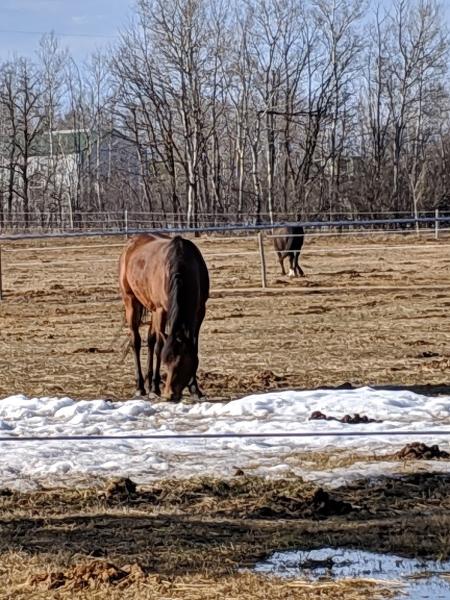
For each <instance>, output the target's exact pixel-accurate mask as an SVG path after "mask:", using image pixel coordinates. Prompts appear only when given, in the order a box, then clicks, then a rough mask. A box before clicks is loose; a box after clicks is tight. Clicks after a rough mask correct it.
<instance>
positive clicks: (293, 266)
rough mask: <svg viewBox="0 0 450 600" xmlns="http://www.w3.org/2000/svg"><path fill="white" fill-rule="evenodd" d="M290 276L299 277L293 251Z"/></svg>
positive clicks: (290, 256) (290, 259) (290, 255)
mask: <svg viewBox="0 0 450 600" xmlns="http://www.w3.org/2000/svg"><path fill="white" fill-rule="evenodd" d="M289 277H297V273H296V270H295V253H294V252H291V253H290V254H289Z"/></svg>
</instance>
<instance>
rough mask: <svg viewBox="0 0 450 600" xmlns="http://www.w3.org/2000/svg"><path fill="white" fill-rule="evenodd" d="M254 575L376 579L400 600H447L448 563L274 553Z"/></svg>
mask: <svg viewBox="0 0 450 600" xmlns="http://www.w3.org/2000/svg"><path fill="white" fill-rule="evenodd" d="M254 570H255V571H256V572H257V573H262V574H265V575H278V576H280V577H295V578H301V579H307V580H313V581H314V580H318V579H322V580H323V578H329V579H332V580H335V581H336V580H340V579H378V580H380V581H390V582H396V583H398V584H399V585H400V586H401V587H400V588H399V592H398V596H396V597H397V598H398V599H399V600H400V599H401V600H423V599H426V598H429V599H430V600H438V599H439V600H450V561H445V562H439V561H434V560H422V559H414V558H413V559H411V558H403V557H401V556H395V555H393V554H377V553H375V552H364V551H362V550H347V549H344V548H321V549H319V550H298V551H288V552H275V553H274V554H272V555H271V556H270V557H269V558H268V559H266V560H265V561H261V562H259V563H257V564H256V565H255V568H254Z"/></svg>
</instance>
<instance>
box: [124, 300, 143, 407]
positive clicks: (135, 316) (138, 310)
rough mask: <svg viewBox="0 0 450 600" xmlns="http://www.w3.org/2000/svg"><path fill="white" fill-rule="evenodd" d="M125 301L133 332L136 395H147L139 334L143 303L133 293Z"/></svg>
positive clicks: (126, 313) (126, 315)
mask: <svg viewBox="0 0 450 600" xmlns="http://www.w3.org/2000/svg"><path fill="white" fill-rule="evenodd" d="M123 301H124V305H125V317H126V320H127V323H128V327H129V328H130V332H131V345H132V346H133V355H134V368H135V378H136V395H138V396H143V395H145V386H144V377H143V375H142V369H141V359H140V354H141V336H140V334H139V325H140V323H141V316H142V310H143V308H142V304H141V303H140V302H139V301H138V300H137V299H136V298H135V296H132V295H131V294H126V295H125V296H124V299H123Z"/></svg>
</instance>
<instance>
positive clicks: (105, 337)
mask: <svg viewBox="0 0 450 600" xmlns="http://www.w3.org/2000/svg"><path fill="white" fill-rule="evenodd" d="M196 242H197V243H198V245H199V247H200V248H201V250H202V252H203V253H204V256H205V259H206V261H207V264H208V266H209V269H210V275H211V280H212V294H211V299H210V301H209V302H208V308H207V317H206V321H205V323H204V326H203V329H202V332H201V340H200V345H201V356H200V365H201V372H200V383H201V385H202V386H203V388H204V390H205V392H206V393H207V395H208V397H209V399H211V400H215V399H228V398H233V397H238V396H242V395H244V394H245V393H248V392H252V391H255V392H257V391H264V390H268V389H275V388H285V387H298V388H304V389H310V388H315V387H322V386H329V387H338V386H342V385H345V386H348V385H362V384H364V385H377V386H399V387H404V388H409V389H413V390H415V391H418V392H422V393H429V394H437V393H450V387H449V385H448V370H449V363H450V320H449V319H448V318H447V312H448V307H449V306H450V281H449V278H448V273H449V263H450V237H448V236H445V235H442V236H441V239H440V240H439V241H435V240H433V239H432V238H431V237H429V236H424V235H422V236H420V237H418V236H416V235H415V234H404V235H398V234H395V235H392V234H391V235H387V234H385V235H383V236H375V235H366V236H362V235H359V236H356V235H355V236H353V235H352V236H345V237H344V236H342V237H337V236H323V237H320V238H319V237H312V236H309V237H308V238H307V240H306V242H305V247H304V250H303V252H302V260H301V263H302V266H303V268H304V271H305V273H306V275H307V276H306V277H305V278H304V279H296V280H289V279H288V278H285V277H281V275H280V273H279V267H278V264H277V261H276V256H275V255H274V253H273V251H272V250H271V245H270V240H268V239H266V242H265V248H266V259H267V268H268V288H267V289H265V290H262V289H261V287H260V265H259V257H258V245H257V239H256V238H255V237H249V238H233V239H228V238H222V237H218V236H217V237H203V238H199V239H197V240H196ZM122 246H123V240H117V239H116V238H114V239H104V240H98V239H96V240H92V239H87V238H86V239H82V240H76V241H75V240H69V241H67V240H66V241H59V240H51V241H48V242H46V243H43V242H42V241H40V242H29V243H23V242H20V243H19V242H14V243H4V244H2V266H3V290H4V299H3V301H2V302H1V303H0V397H3V396H8V395H11V394H13V393H21V392H22V393H25V394H27V395H62V394H64V395H68V396H71V397H74V398H87V399H90V398H105V397H107V398H115V399H123V400H126V399H127V398H130V397H131V396H132V394H133V393H134V381H133V363H132V357H131V355H130V354H128V355H126V356H125V357H124V352H123V349H124V347H125V346H126V343H127V332H126V328H125V327H124V325H123V322H122V314H123V311H122V306H121V301H120V297H119V293H118V285H117V260H118V256H119V253H120V250H121V247H122ZM317 458H319V457H317ZM310 459H311V457H310ZM449 489H450V486H449V481H448V476H446V475H439V474H435V475H427V474H419V473H417V474H410V475H408V476H407V477H405V478H404V479H402V480H394V479H390V478H386V479H384V480H379V481H378V482H377V483H374V482H364V481H362V482H358V483H357V484H354V485H352V486H347V487H345V488H339V490H336V491H330V492H326V491H322V490H317V489H315V488H314V486H312V485H311V484H306V483H303V482H302V481H301V480H299V479H297V480H294V481H289V480H286V481H280V480H277V481H276V482H271V481H262V480H258V479H257V478H248V477H247V476H242V477H241V476H237V477H235V478H234V479H232V480H231V481H230V480H228V481H223V480H221V481H218V480H201V481H198V480H197V481H191V480H188V481H184V482H180V481H178V482H174V481H169V482H161V483H157V484H154V485H152V486H150V487H147V488H146V489H143V490H140V489H138V490H137V491H136V490H134V489H131V490H130V489H128V488H127V487H126V486H125V487H124V488H120V486H119V488H115V487H114V485H113V487H112V488H111V487H109V488H108V489H106V488H105V490H98V489H95V490H91V489H83V490H72V491H70V490H41V491H39V492H33V493H30V494H20V493H12V492H9V491H8V490H0V584H1V585H0V598H1V599H3V598H5V599H6V598H8V599H9V598H18V599H20V598H24V599H25V598H55V599H56V598H58V599H63V600H66V599H69V598H73V597H76V598H94V597H95V598H101V599H103V598H104V599H108V600H114V599H116V598H117V599H119V598H120V599H122V598H124V599H132V598H133V599H134V598H139V599H144V598H149V599H153V598H155V599H156V598H158V599H163V598H164V599H169V598H173V599H178V598H189V599H192V600H212V599H216V598H220V599H222V598H224V599H225V598H226V599H229V600H234V599H238V598H239V599H241V600H250V599H257V600H258V599H261V600H262V599H265V598H269V597H270V598H273V599H274V600H288V599H291V598H298V599H299V600H306V599H312V600H314V599H315V598H321V599H326V600H331V599H337V600H339V599H341V598H342V599H344V598H345V599H347V600H359V599H363V598H374V599H375V598H378V597H381V596H382V597H384V598H385V597H389V595H390V594H392V593H393V592H392V588H391V586H390V584H389V586H388V587H389V588H391V589H387V588H386V585H385V586H384V587H380V586H378V585H376V584H375V583H374V582H373V581H371V580H370V578H369V579H368V580H367V581H366V582H364V583H361V582H352V581H348V582H346V583H334V582H332V581H321V582H319V583H314V584H312V583H307V582H305V581H293V582H292V581H291V582H289V581H287V582H286V581H282V580H280V579H276V578H264V577H262V576H258V575H255V574H254V573H251V572H245V571H244V572H240V571H239V569H241V568H242V567H250V566H252V565H253V564H254V563H255V561H256V560H258V559H259V558H261V557H264V556H266V555H267V554H268V553H270V552H271V551H273V550H276V549H283V548H286V549H287V548H295V549H298V548H313V547H320V546H323V545H325V546H328V545H332V546H344V547H352V548H362V549H365V550H372V551H384V552H395V553H397V554H404V555H407V556H412V555H415V556H430V557H436V558H447V557H448V556H450V522H449V517H448V514H449V513H448V511H449V508H450V496H449Z"/></svg>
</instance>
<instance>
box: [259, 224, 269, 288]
mask: <svg viewBox="0 0 450 600" xmlns="http://www.w3.org/2000/svg"><path fill="white" fill-rule="evenodd" d="M258 246H259V257H260V259H261V286H262V287H263V288H266V287H267V273H266V257H265V255H264V238H263V233H262V231H260V232H259V233H258Z"/></svg>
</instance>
